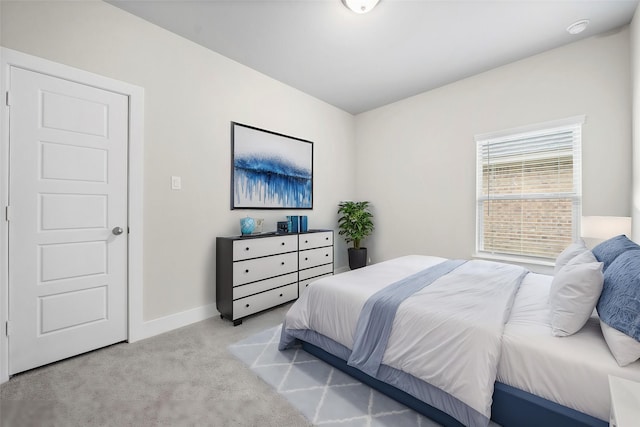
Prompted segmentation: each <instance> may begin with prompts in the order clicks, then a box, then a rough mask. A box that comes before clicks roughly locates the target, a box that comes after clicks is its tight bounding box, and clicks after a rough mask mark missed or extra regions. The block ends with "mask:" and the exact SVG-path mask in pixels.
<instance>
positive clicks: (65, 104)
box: [9, 67, 128, 374]
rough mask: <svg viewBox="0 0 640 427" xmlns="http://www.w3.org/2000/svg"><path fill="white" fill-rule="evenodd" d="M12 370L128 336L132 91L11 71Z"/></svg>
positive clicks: (10, 305) (10, 270)
mask: <svg viewBox="0 0 640 427" xmlns="http://www.w3.org/2000/svg"><path fill="white" fill-rule="evenodd" d="M10 91H11V98H12V102H11V107H10V135H9V149H10V172H9V205H10V206H11V208H12V212H13V215H12V219H11V221H10V222H9V319H10V321H11V322H12V326H13V327H12V332H11V335H10V336H9V356H10V357H9V373H10V374H15V373H17V372H21V371H24V370H27V369H31V368H34V367H37V366H40V365H43V364H47V363H51V362H54V361H56V360H60V359H63V358H66V357H70V356H73V355H76V354H80V353H83V352H86V351H90V350H93V349H96V348H99V347H103V346H106V345H110V344H113V343H116V342H119V341H123V340H125V339H126V338H127V332H126V331H127V315H126V313H127V310H126V309H127V300H126V295H127V282H126V279H127V277H126V274H127V234H126V232H125V233H123V234H121V235H117V236H116V235H114V234H113V233H112V231H111V230H112V229H113V228H114V227H122V228H123V229H125V230H127V138H128V98H127V97H126V96H124V95H121V94H117V93H113V92H109V91H106V90H102V89H98V88H95V87H91V86H86V85H83V84H79V83H75V82H71V81H68V80H64V79H59V78H56V77H51V76H48V75H44V74H40V73H37V72H32V71H27V70H23V69H20V68H16V67H12V68H11V71H10Z"/></svg>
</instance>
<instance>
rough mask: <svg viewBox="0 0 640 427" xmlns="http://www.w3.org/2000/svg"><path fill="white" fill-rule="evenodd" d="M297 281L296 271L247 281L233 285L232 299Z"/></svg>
mask: <svg viewBox="0 0 640 427" xmlns="http://www.w3.org/2000/svg"><path fill="white" fill-rule="evenodd" d="M297 282H298V273H289V274H285V275H284V276H278V277H272V278H270V279H266V280H261V281H259V282H253V283H249V284H247V285H241V286H235V287H234V288H233V299H234V300H237V299H238V298H244V297H247V296H249V295H253V294H258V293H260V292H264V291H268V290H271V289H273V288H279V287H280V286H284V285H290V284H292V283H297Z"/></svg>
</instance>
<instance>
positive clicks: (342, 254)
mask: <svg viewBox="0 0 640 427" xmlns="http://www.w3.org/2000/svg"><path fill="white" fill-rule="evenodd" d="M1 7H2V30H1V35H0V37H1V39H0V40H1V43H2V45H3V46H4V47H7V48H10V49H14V50H18V51H21V52H24V53H28V54H32V55H36V56H39V57H42V58H46V59H50V60H53V61H56V62H59V63H63V64H67V65H71V66H74V67H77V68H80V69H83V70H87V71H91V72H94V73H97V74H101V75H103V76H107V77H112V78H115V79H118V80H122V81H125V82H128V83H131V84H135V85H138V86H141V87H143V88H144V90H145V163H144V191H145V196H144V197H145V200H144V211H145V213H144V223H145V226H144V266H143V267H144V313H143V316H144V319H145V320H151V319H156V318H160V317H163V316H168V315H171V314H174V313H179V312H183V311H186V310H189V309H192V308H198V307H202V306H205V305H208V304H212V303H213V302H214V299H215V262H214V260H215V237H216V236H220V235H222V236H228V235H234V234H239V232H240V226H239V219H240V218H241V217H244V216H246V215H250V216H254V217H260V218H265V228H266V229H273V230H275V223H276V221H278V220H283V219H285V218H284V216H285V215H291V214H296V213H299V214H306V215H308V216H309V224H310V227H315V228H334V227H335V226H336V220H337V215H336V210H337V204H338V202H339V201H340V200H342V199H348V198H352V197H353V195H354V192H355V181H354V174H353V172H352V166H353V164H354V162H355V147H354V135H355V131H354V120H353V116H352V115H351V114H348V113H346V112H344V111H342V110H339V109H337V108H335V107H332V106H330V105H328V104H326V103H324V102H321V101H319V100H317V99H315V98H313V97H311V96H309V95H306V94H304V93H302V92H300V91H298V90H295V89H293V88H291V87H289V86H286V85H284V84H282V83H279V82H277V81H275V80H273V79H271V78H269V77H266V76H264V75H263V74H260V73H258V72H256V71H254V70H252V69H250V68H247V67H245V66H242V65H240V64H238V63H236V62H234V61H231V60H229V59H227V58H225V57H223V56H221V55H218V54H216V53H213V52H211V51H209V50H207V49H204V48H203V47H201V46H199V45H196V44H194V43H191V42H189V41H187V40H185V39H183V38H182V37H179V36H176V35H174V34H172V33H170V32H168V31H165V30H163V29H161V28H159V27H157V26H155V25H152V24H150V23H148V22H146V21H143V20H141V19H139V18H137V17H134V16H133V15H130V14H128V13H126V12H124V11H122V10H120V9H118V8H116V7H113V6H111V5H109V4H107V3H103V2H94V1H91V2H77V1H70V2H61V1H55V2H32V1H28V2H25V1H18V2H11V1H8V2H7V1H3V2H2V3H1ZM232 120H233V121H238V122H241V123H246V124H250V125H253V126H257V127H262V128H265V129H269V130H272V131H276V132H280V133H284V134H287V135H292V136H296V137H299V138H303V139H306V140H310V141H313V142H314V183H315V188H314V190H315V191H314V209H313V211H243V210H240V211H231V210H230V209H229V186H230V183H229V180H230V174H231V172H230V162H231V160H230V156H231V153H230V124H229V123H230V121H232ZM172 175H179V176H181V177H182V187H183V189H182V191H172V190H171V189H170V177H171V176H172ZM336 240H337V241H338V239H336ZM345 247H346V246H345V245H344V244H340V242H339V241H338V246H337V250H336V254H335V255H336V261H337V265H338V267H340V266H344V265H346V249H345Z"/></svg>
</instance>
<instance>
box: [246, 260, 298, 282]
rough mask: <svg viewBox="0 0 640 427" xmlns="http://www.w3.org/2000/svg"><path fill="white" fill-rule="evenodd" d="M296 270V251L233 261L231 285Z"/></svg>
mask: <svg viewBox="0 0 640 427" xmlns="http://www.w3.org/2000/svg"><path fill="white" fill-rule="evenodd" d="M296 270H298V253H297V252H291V253H288V254H281V255H274V256H270V257H265V258H257V259H249V260H246V261H238V262H234V263H233V286H238V285H242V284H244V283H251V282H257V281H258V280H262V279H268V278H270V277H273V276H280V275H282V274H287V273H293V272H295V271H296Z"/></svg>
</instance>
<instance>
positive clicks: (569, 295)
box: [549, 251, 604, 337]
mask: <svg viewBox="0 0 640 427" xmlns="http://www.w3.org/2000/svg"><path fill="white" fill-rule="evenodd" d="M602 265H603V264H602V263H601V262H598V261H596V259H595V257H594V256H593V254H592V253H591V251H586V252H583V253H582V254H580V255H578V256H576V257H574V258H573V259H572V260H571V261H569V263H568V264H567V265H565V266H564V267H562V268H561V269H560V271H558V273H557V274H556V275H555V276H553V280H552V281H551V289H550V291H549V304H550V306H551V310H550V312H551V333H552V334H553V335H554V336H557V337H564V336H568V335H573V334H575V333H576V332H578V331H579V330H580V329H582V327H583V326H584V325H585V323H587V320H588V319H589V317H590V316H591V313H593V309H594V308H595V307H596V304H597V303H598V299H599V298H600V293H601V292H602V285H603V282H604V275H603V274H602Z"/></svg>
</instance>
